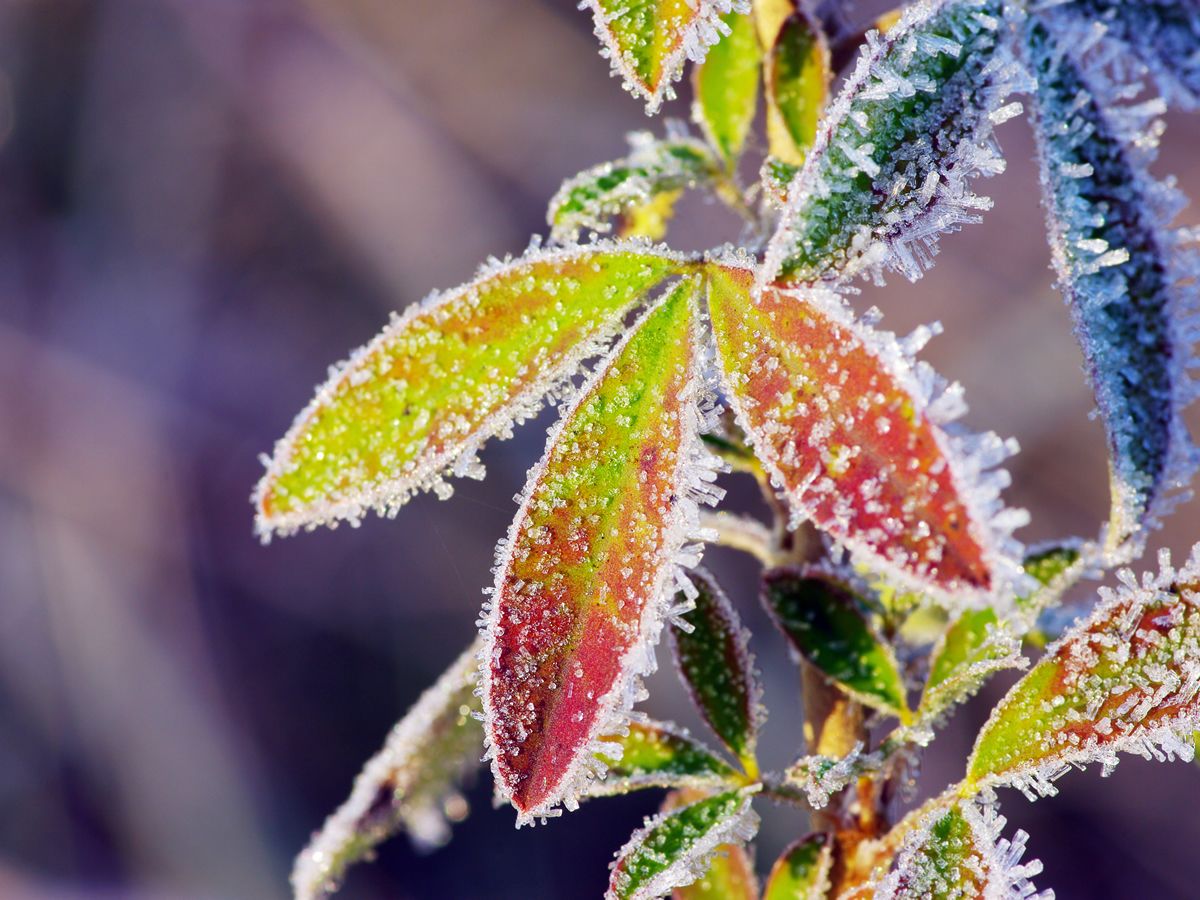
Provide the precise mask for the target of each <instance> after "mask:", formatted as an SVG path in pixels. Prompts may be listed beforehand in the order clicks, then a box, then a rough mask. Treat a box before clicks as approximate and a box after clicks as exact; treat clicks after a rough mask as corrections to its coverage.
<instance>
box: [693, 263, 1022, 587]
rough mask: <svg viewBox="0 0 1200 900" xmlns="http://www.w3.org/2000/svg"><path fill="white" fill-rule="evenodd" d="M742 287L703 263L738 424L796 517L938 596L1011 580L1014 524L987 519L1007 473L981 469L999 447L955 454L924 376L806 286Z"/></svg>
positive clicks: (990, 443) (886, 340) (985, 441)
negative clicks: (755, 292) (969, 455)
mask: <svg viewBox="0 0 1200 900" xmlns="http://www.w3.org/2000/svg"><path fill="white" fill-rule="evenodd" d="M752 279H753V275H752V273H751V272H750V271H749V270H747V269H737V268H733V267H729V266H722V267H717V266H710V275H709V285H710V289H709V312H710V315H711V317H712V326H713V332H714V334H715V336H716V344H717V355H718V358H719V363H720V368H721V374H722V376H723V379H724V387H725V392H726V394H727V395H728V398H729V402H730V404H731V405H732V407H733V408H734V410H735V411H736V413H737V416H738V423H739V425H740V426H741V428H742V429H743V431H745V433H746V434H747V435H748V436H749V437H750V439H751V441H752V442H753V444H754V449H755V452H756V453H757V455H758V457H759V459H761V460H762V461H763V463H764V465H765V467H766V469H767V471H768V472H769V473H770V474H771V477H772V481H773V482H774V484H775V485H776V487H778V488H779V489H780V490H781V492H782V493H783V494H784V495H785V496H786V498H787V499H788V501H789V503H790V504H791V506H792V509H793V512H794V513H795V514H796V516H797V520H799V519H801V518H807V519H808V520H810V521H811V522H812V523H813V524H814V525H816V526H817V527H818V528H820V529H822V530H823V531H826V532H828V533H829V534H830V535H831V536H833V537H834V538H836V539H837V540H838V541H840V542H842V543H843V544H844V545H845V546H846V547H848V548H849V549H850V550H852V551H853V552H854V553H855V554H856V555H858V556H859V557H860V559H861V561H862V562H863V563H864V564H866V565H868V566H870V567H871V568H873V569H874V570H876V571H878V572H881V573H884V574H887V575H889V576H892V577H894V578H895V579H896V580H897V583H900V584H905V585H908V586H912V587H913V588H915V589H918V590H925V591H927V592H929V593H930V594H932V595H936V596H938V597H942V598H949V599H950V600H951V601H953V600H955V599H956V598H957V599H960V600H961V599H963V598H968V597H971V596H973V595H974V596H976V597H978V596H979V595H986V594H988V593H990V592H992V591H994V590H997V589H999V588H1000V587H1001V582H1002V581H1003V580H1004V579H1005V578H1007V577H1008V574H1006V573H1012V572H1013V571H1016V572H1017V573H1019V566H1018V565H1017V564H1015V563H1013V562H1012V557H1013V555H1014V553H1015V548H1013V547H1011V546H1009V545H1008V541H1007V535H1006V534H1005V531H1006V530H1007V529H1011V527H1012V526H1013V525H1014V524H1017V523H1019V522H1021V521H1023V520H1022V519H1020V518H1019V517H1015V518H1014V517H1013V514H1011V513H1010V514H1009V516H1008V521H1007V525H1004V524H1002V523H1000V522H999V520H998V519H997V518H996V516H997V513H998V512H999V509H998V505H997V503H996V501H997V498H998V493H999V489H1000V487H1002V486H1003V485H1004V484H1006V483H1007V482H1006V476H1004V475H1003V473H1000V472H989V473H983V468H984V467H985V466H986V465H989V464H991V463H992V462H995V461H997V460H998V459H1002V458H1003V455H1004V453H1005V452H1006V445H1004V444H1002V443H1001V442H999V440H998V439H995V438H994V437H992V436H984V437H983V438H981V439H979V443H978V444H977V452H979V453H981V454H982V453H986V454H987V455H988V457H989V458H988V459H986V460H983V459H977V460H976V461H975V462H968V461H967V460H966V459H965V457H963V458H960V454H958V453H953V452H952V450H953V448H954V447H955V444H954V443H953V442H952V441H951V439H950V438H949V437H948V436H947V434H946V433H945V432H944V431H943V430H942V429H941V427H940V426H939V425H938V424H937V422H936V421H935V417H937V416H938V415H939V412H940V408H939V407H937V406H932V407H931V405H930V403H931V398H930V397H929V396H927V395H926V394H924V393H923V390H924V389H923V388H922V387H921V386H920V385H921V384H923V383H924V384H926V385H928V384H930V383H931V381H932V379H933V376H932V374H931V373H928V372H926V371H925V370H924V369H922V368H921V367H920V366H919V364H915V363H913V362H912V361H911V360H909V359H908V358H907V357H906V356H905V355H904V353H902V352H901V350H900V348H899V347H898V346H897V345H896V344H895V342H894V340H893V339H891V337H890V335H886V334H885V333H881V332H875V331H873V330H872V329H869V328H867V327H866V326H865V325H862V324H861V323H856V322H853V321H851V320H850V318H849V314H848V313H847V312H846V311H845V307H844V305H843V303H842V301H841V300H840V298H838V297H837V296H836V295H833V294H830V293H829V292H827V291H824V290H822V289H819V288H809V289H806V290H805V291H803V292H796V293H791V292H784V291H781V290H777V289H774V288H767V289H764V290H763V292H762V295H761V296H760V297H759V298H757V299H755V298H753V297H752V295H751V283H752ZM947 399H953V397H950V398H947ZM968 470H973V471H974V474H973V475H968ZM981 473H983V477H982V478H981V477H980V476H981ZM972 481H978V482H979V483H977V484H974V485H971V482H972ZM985 481H986V486H984V482H985ZM793 524H795V523H793ZM1001 548H1003V549H1001ZM973 602H975V605H978V602H977V601H973Z"/></svg>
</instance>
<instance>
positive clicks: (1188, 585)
mask: <svg viewBox="0 0 1200 900" xmlns="http://www.w3.org/2000/svg"><path fill="white" fill-rule="evenodd" d="M1121 580H1122V586H1121V588H1120V589H1119V590H1116V591H1113V590H1110V589H1108V588H1101V589H1100V596H1101V603H1100V605H1099V606H1098V607H1097V608H1096V610H1095V611H1094V612H1093V613H1092V614H1091V615H1090V616H1089V617H1088V618H1087V619H1085V620H1083V621H1081V622H1078V623H1076V625H1075V626H1074V627H1072V628H1071V629H1070V630H1069V631H1068V632H1067V633H1066V634H1065V635H1064V636H1063V637H1062V638H1061V639H1060V640H1059V641H1057V642H1056V643H1055V644H1053V645H1051V646H1050V647H1049V648H1048V649H1047V650H1046V654H1045V656H1044V657H1043V658H1042V659H1041V661H1039V662H1038V664H1037V665H1036V666H1034V667H1033V668H1032V669H1031V670H1030V671H1029V672H1028V673H1027V674H1026V675H1025V677H1024V678H1022V679H1021V680H1020V681H1019V682H1017V684H1016V685H1015V686H1014V687H1013V688H1012V690H1010V691H1009V692H1008V694H1007V695H1006V696H1005V697H1004V699H1003V700H1001V701H1000V703H999V704H998V705H997V706H996V708H995V709H994V710H992V714H991V717H990V718H989V719H988V721H987V723H986V724H985V725H984V727H983V729H982V730H981V731H980V732H979V737H978V738H977V740H976V742H975V749H974V751H973V752H972V754H971V759H970V761H969V762H968V764H967V789H976V788H978V787H981V786H982V787H987V786H990V785H993V784H1011V785H1014V786H1016V787H1018V788H1020V789H1021V790H1022V791H1023V792H1024V793H1025V794H1026V795H1028V796H1031V797H1032V796H1036V795H1038V794H1052V793H1054V792H1055V788H1054V784H1053V782H1054V780H1055V779H1056V778H1058V777H1059V776H1060V775H1063V774H1064V773H1065V772H1067V771H1068V770H1069V769H1070V768H1071V766H1080V767H1081V766H1084V765H1086V764H1088V763H1096V762H1098V763H1100V764H1101V765H1102V766H1103V767H1104V769H1105V771H1106V772H1107V771H1108V770H1110V769H1111V768H1112V767H1113V766H1115V765H1116V763H1117V761H1118V756H1117V754H1118V753H1136V754H1138V755H1139V756H1143V757H1145V758H1146V759H1159V760H1164V759H1168V758H1174V757H1175V756H1179V757H1181V758H1183V759H1191V758H1192V754H1193V749H1194V748H1193V746H1192V740H1191V738H1192V732H1193V731H1195V730H1196V729H1197V726H1200V595H1198V593H1197V591H1198V587H1197V585H1198V584H1200V558H1198V557H1197V554H1196V551H1193V557H1192V560H1191V562H1190V563H1189V564H1188V565H1187V566H1186V567H1184V568H1183V569H1181V570H1178V571H1176V570H1175V569H1173V568H1172V567H1171V565H1170V559H1169V557H1168V556H1167V555H1166V554H1163V555H1162V557H1161V558H1160V571H1159V573H1158V574H1157V575H1146V576H1145V577H1144V578H1143V579H1142V581H1141V583H1140V584H1139V583H1138V582H1137V581H1136V580H1135V579H1134V577H1133V575H1132V573H1130V572H1123V573H1122V575H1121Z"/></svg>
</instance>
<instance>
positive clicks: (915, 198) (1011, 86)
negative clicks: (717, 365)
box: [761, 0, 1027, 285]
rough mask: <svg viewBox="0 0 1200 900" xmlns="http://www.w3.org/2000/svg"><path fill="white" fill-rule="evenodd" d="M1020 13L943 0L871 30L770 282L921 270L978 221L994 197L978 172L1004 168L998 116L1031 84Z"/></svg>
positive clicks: (803, 182)
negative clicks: (1016, 31)
mask: <svg viewBox="0 0 1200 900" xmlns="http://www.w3.org/2000/svg"><path fill="white" fill-rule="evenodd" d="M1019 15H1020V12H1019V11H1018V10H1017V8H1016V6H1015V5H1014V4H1008V3H1006V2H1005V0H934V2H929V3H916V4H911V5H910V6H908V7H907V8H906V10H905V12H904V14H903V16H902V17H901V20H900V22H899V23H898V24H897V25H896V26H895V27H894V28H892V29H891V30H890V31H888V33H887V34H886V35H884V36H883V37H878V36H875V37H872V38H871V39H870V42H869V44H868V47H867V49H866V51H864V52H863V54H862V55H861V56H860V57H859V61H858V65H857V67H856V68H855V70H854V72H853V74H851V75H850V76H849V78H848V79H847V80H846V82H845V84H844V86H843V88H842V91H841V93H840V95H839V97H838V99H837V100H836V101H835V102H834V103H833V104H832V105H831V106H830V111H829V114H828V116H827V117H826V119H825V121H824V122H823V124H822V126H821V129H820V133H819V135H818V137H817V140H816V143H815V144H814V145H813V147H812V149H811V151H810V152H809V154H808V156H807V157H806V159H805V163H804V168H803V171H801V172H800V173H799V174H798V175H797V176H796V180H795V181H794V182H793V189H792V190H791V191H790V192H789V200H788V206H787V209H786V210H785V212H784V216H783V218H782V220H781V222H780V226H779V229H778V230H777V231H776V233H775V235H774V236H773V237H772V239H771V242H770V245H769V246H768V248H767V253H766V259H765V262H764V266H763V273H762V278H761V282H762V283H768V282H775V283H783V284H789V285H795V284H809V283H812V282H815V281H818V280H822V279H847V278H850V277H851V276H854V275H859V274H868V275H869V274H876V275H878V274H881V272H882V271H883V270H884V269H885V268H892V269H896V270H899V271H901V272H903V273H904V274H905V275H906V276H907V277H909V278H912V279H916V278H918V277H920V275H921V274H922V272H923V271H924V269H925V268H926V267H927V265H928V264H929V262H930V260H931V257H932V255H933V253H934V252H935V251H936V241H937V237H938V235H939V234H940V233H942V232H944V231H947V230H955V229H957V228H958V227H959V226H961V225H962V224H963V223H966V222H974V221H978V218H979V215H978V213H979V211H980V210H981V209H986V208H988V207H989V206H990V201H988V200H986V198H981V197H977V196H975V195H974V194H973V193H972V192H971V190H970V181H971V178H972V177H974V176H976V175H992V174H995V173H996V172H998V171H1001V170H1002V169H1003V161H1002V160H1001V159H1000V158H999V156H998V155H997V153H996V149H995V145H994V143H993V141H992V131H993V126H994V125H995V123H996V122H998V121H1002V120H1003V119H1004V118H1006V117H1008V116H1009V115H1010V114H1014V113H1015V112H1016V111H1018V110H1019V106H1011V105H1010V106H1007V107H1004V106H1003V104H1004V102H1005V99H1006V98H1007V96H1008V95H1009V94H1010V93H1011V92H1013V91H1017V90H1024V89H1025V88H1026V86H1027V75H1026V74H1025V72H1024V70H1023V69H1022V68H1021V66H1020V65H1019V64H1018V63H1017V62H1016V60H1015V59H1014V58H1013V57H1012V54H1011V51H1010V49H1009V47H1008V42H1007V40H1006V37H1007V34H1008V31H1009V29H1010V27H1011V22H1010V17H1018V16H1019ZM776 155H778V154H776Z"/></svg>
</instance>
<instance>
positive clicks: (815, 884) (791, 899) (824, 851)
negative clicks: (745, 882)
mask: <svg viewBox="0 0 1200 900" xmlns="http://www.w3.org/2000/svg"><path fill="white" fill-rule="evenodd" d="M832 870H833V837H832V835H830V834H827V833H824V832H820V833H817V834H810V835H808V836H807V837H804V838H801V839H800V840H798V841H795V842H793V843H792V844H790V845H788V846H787V847H786V848H785V849H784V851H783V853H781V854H780V856H779V859H777V860H775V865H773V866H772V867H771V874H770V876H769V877H768V878H767V886H766V888H765V889H764V890H763V895H762V900H824V898H825V897H826V896H828V894H829V891H830V882H829V876H830V873H831V872H832Z"/></svg>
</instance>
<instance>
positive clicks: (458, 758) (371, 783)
mask: <svg viewBox="0 0 1200 900" xmlns="http://www.w3.org/2000/svg"><path fill="white" fill-rule="evenodd" d="M481 646H482V641H480V640H476V641H475V643H474V644H473V645H472V646H471V647H470V648H468V649H467V650H466V651H465V652H464V653H463V654H462V655H461V656H460V657H459V658H458V659H457V660H456V661H455V662H454V664H453V665H451V666H450V668H449V669H447V670H446V672H445V674H443V675H442V676H441V678H439V679H438V681H437V683H436V684H435V685H434V686H433V687H431V688H430V689H429V690H428V691H426V692H425V693H424V694H422V695H421V697H420V699H419V700H417V702H416V704H415V705H414V706H413V708H412V709H411V710H409V711H408V713H407V714H406V715H405V716H404V718H403V719H401V720H400V722H399V723H398V724H397V725H396V727H395V728H393V729H392V732H391V734H389V735H388V738H387V742H386V743H385V744H384V746H383V749H382V750H380V751H379V753H377V754H376V755H375V756H373V757H372V758H371V760H370V761H369V762H368V763H367V764H366V766H365V767H364V768H363V770H362V773H361V774H360V775H359V776H358V778H357V779H356V780H355V782H354V789H353V790H352V791H351V793H350V797H349V799H348V800H346V802H345V803H344V804H342V806H341V807H340V808H339V809H338V810H337V812H335V813H334V814H333V815H331V816H330V817H329V818H328V819H327V820H326V821H325V824H324V825H323V826H322V827H321V830H320V831H319V832H318V833H317V834H316V835H315V836H314V837H313V839H312V841H311V842H310V843H309V845H308V846H307V847H306V848H305V849H304V852H302V853H301V854H300V855H299V856H298V857H297V858H296V862H295V867H294V868H293V870H292V887H293V890H294V891H295V896H296V898H297V900H318V898H322V897H327V896H329V895H330V894H332V893H333V892H334V891H336V890H337V888H338V886H339V885H340V883H341V880H342V878H343V876H344V875H345V872H346V869H347V868H349V867H350V866H351V865H353V864H354V863H356V862H358V861H360V860H362V859H366V858H369V857H370V856H371V854H372V853H373V851H374V848H375V847H376V846H377V845H378V844H380V843H382V842H383V841H384V840H386V839H387V838H389V837H391V836H392V835H393V834H395V833H397V832H399V831H407V833H408V835H409V837H410V838H411V839H412V841H413V843H414V844H415V845H417V846H418V847H424V848H429V847H437V846H440V845H441V844H444V843H445V842H446V841H447V840H448V839H449V829H448V827H447V819H448V818H452V819H454V820H458V819H461V818H462V817H463V816H464V815H465V814H466V803H465V801H464V800H463V798H462V796H461V795H460V794H459V793H458V791H457V789H456V788H457V785H458V782H459V781H460V780H461V779H462V778H463V777H464V776H465V775H467V774H470V773H473V772H474V771H475V770H476V769H477V768H478V767H479V757H480V755H481V754H482V752H483V727H482V725H481V724H480V722H479V720H478V719H477V718H476V717H475V716H476V714H478V713H479V711H480V701H479V697H477V696H476V695H475V686H476V683H477V677H478V674H479V659H478V656H479V650H480V647H481Z"/></svg>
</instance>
